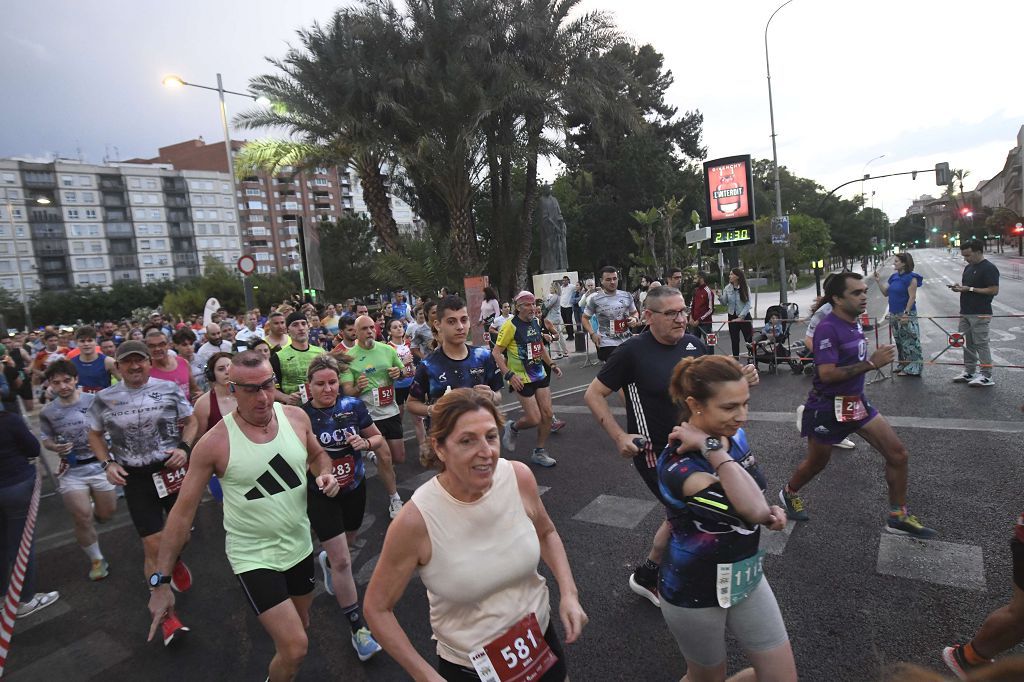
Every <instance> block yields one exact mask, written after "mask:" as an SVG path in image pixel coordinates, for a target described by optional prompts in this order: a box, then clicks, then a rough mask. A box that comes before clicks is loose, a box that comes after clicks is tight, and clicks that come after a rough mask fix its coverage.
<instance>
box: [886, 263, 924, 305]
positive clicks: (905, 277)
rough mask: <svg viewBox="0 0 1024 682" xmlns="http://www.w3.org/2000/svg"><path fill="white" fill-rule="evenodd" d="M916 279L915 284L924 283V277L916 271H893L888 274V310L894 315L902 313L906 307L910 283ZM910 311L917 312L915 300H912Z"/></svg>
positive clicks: (908, 299)
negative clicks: (901, 272)
mask: <svg viewBox="0 0 1024 682" xmlns="http://www.w3.org/2000/svg"><path fill="white" fill-rule="evenodd" d="M914 280H917V286H919V287H920V286H921V285H922V284H924V277H922V276H921V275H919V274H917V273H916V272H904V273H903V274H900V273H898V272H894V273H892V274H891V275H889V295H888V298H889V312H890V313H892V314H894V315H902V314H903V313H904V312H905V311H906V309H907V303H908V302H909V301H910V283H911V282H912V281H914ZM910 310H911V312H917V301H914V305H913V307H911V309H910Z"/></svg>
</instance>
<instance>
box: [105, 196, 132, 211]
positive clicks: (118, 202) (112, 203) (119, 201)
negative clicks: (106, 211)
mask: <svg viewBox="0 0 1024 682" xmlns="http://www.w3.org/2000/svg"><path fill="white" fill-rule="evenodd" d="M103 205H104V206H105V207H107V208H124V207H125V206H127V205H128V204H127V202H125V200H124V195H123V194H115V193H108V192H104V193H103Z"/></svg>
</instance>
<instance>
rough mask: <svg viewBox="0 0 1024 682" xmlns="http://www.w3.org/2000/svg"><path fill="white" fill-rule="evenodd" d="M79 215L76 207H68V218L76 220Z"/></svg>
mask: <svg viewBox="0 0 1024 682" xmlns="http://www.w3.org/2000/svg"><path fill="white" fill-rule="evenodd" d="M80 217H81V216H79V215H78V209H77V208H69V209H68V220H78V219H79V218H80Z"/></svg>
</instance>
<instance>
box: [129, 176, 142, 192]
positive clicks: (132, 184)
mask: <svg viewBox="0 0 1024 682" xmlns="http://www.w3.org/2000/svg"><path fill="white" fill-rule="evenodd" d="M140 187H142V183H141V182H140V181H139V179H138V178H128V189H139V188H140Z"/></svg>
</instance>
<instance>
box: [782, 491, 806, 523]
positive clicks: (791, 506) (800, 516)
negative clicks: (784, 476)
mask: <svg viewBox="0 0 1024 682" xmlns="http://www.w3.org/2000/svg"><path fill="white" fill-rule="evenodd" d="M779 499H780V500H781V501H782V506H783V507H785V508H786V516H787V517H789V518H790V519H792V520H794V521H807V520H809V519H810V518H811V517H810V516H808V515H807V511H806V510H807V507H806V506H805V505H804V500H803V498H802V497H800V495H798V494H797V493H793V494H789V493H787V492H786V489H785V488H783V489H782V490H780V491H779Z"/></svg>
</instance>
